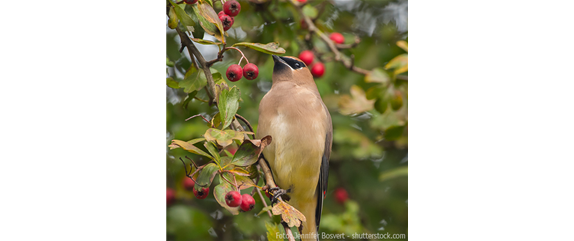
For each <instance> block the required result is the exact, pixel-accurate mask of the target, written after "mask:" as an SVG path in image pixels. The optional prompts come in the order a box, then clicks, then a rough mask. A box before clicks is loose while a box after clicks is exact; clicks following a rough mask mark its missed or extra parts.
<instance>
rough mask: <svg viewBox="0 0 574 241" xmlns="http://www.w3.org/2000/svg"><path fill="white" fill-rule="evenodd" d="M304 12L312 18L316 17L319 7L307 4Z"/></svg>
mask: <svg viewBox="0 0 574 241" xmlns="http://www.w3.org/2000/svg"><path fill="white" fill-rule="evenodd" d="M303 14H305V16H307V17H310V18H316V17H317V9H316V8H315V7H313V6H311V4H307V5H305V6H304V7H303Z"/></svg>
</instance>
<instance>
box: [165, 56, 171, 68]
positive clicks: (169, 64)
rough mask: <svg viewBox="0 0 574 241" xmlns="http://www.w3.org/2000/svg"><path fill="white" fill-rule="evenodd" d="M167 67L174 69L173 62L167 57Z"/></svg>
mask: <svg viewBox="0 0 574 241" xmlns="http://www.w3.org/2000/svg"><path fill="white" fill-rule="evenodd" d="M165 65H167V66H169V67H173V61H171V60H169V58H168V57H165Z"/></svg>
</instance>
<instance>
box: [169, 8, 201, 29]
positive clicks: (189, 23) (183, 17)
mask: <svg viewBox="0 0 574 241" xmlns="http://www.w3.org/2000/svg"><path fill="white" fill-rule="evenodd" d="M169 3H171V5H172V6H173V9H174V10H175V14H176V15H177V18H178V19H179V22H180V23H181V25H183V27H184V28H185V29H186V30H187V31H191V32H193V25H195V22H193V19H191V17H190V16H189V15H187V13H185V10H183V8H181V6H179V5H177V4H175V2H173V0H169Z"/></svg>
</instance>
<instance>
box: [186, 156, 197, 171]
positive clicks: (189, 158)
mask: <svg viewBox="0 0 574 241" xmlns="http://www.w3.org/2000/svg"><path fill="white" fill-rule="evenodd" d="M185 158H187V160H190V161H191V163H193V165H194V166H195V168H198V167H197V164H195V162H194V161H193V160H191V158H189V157H188V156H185Z"/></svg>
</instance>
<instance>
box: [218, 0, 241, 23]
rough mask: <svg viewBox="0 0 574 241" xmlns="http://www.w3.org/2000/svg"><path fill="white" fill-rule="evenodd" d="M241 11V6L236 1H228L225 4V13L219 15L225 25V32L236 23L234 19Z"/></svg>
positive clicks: (221, 12)
mask: <svg viewBox="0 0 574 241" xmlns="http://www.w3.org/2000/svg"><path fill="white" fill-rule="evenodd" d="M240 11H241V5H240V4H239V3H238V2H237V1H235V0H231V1H227V2H225V3H224V4H223V11H220V12H219V13H218V14H217V15H218V16H219V20H220V21H221V24H223V30H224V31H227V30H229V29H230V28H231V26H232V25H233V23H235V19H234V18H233V17H235V16H237V14H239V12H240Z"/></svg>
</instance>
